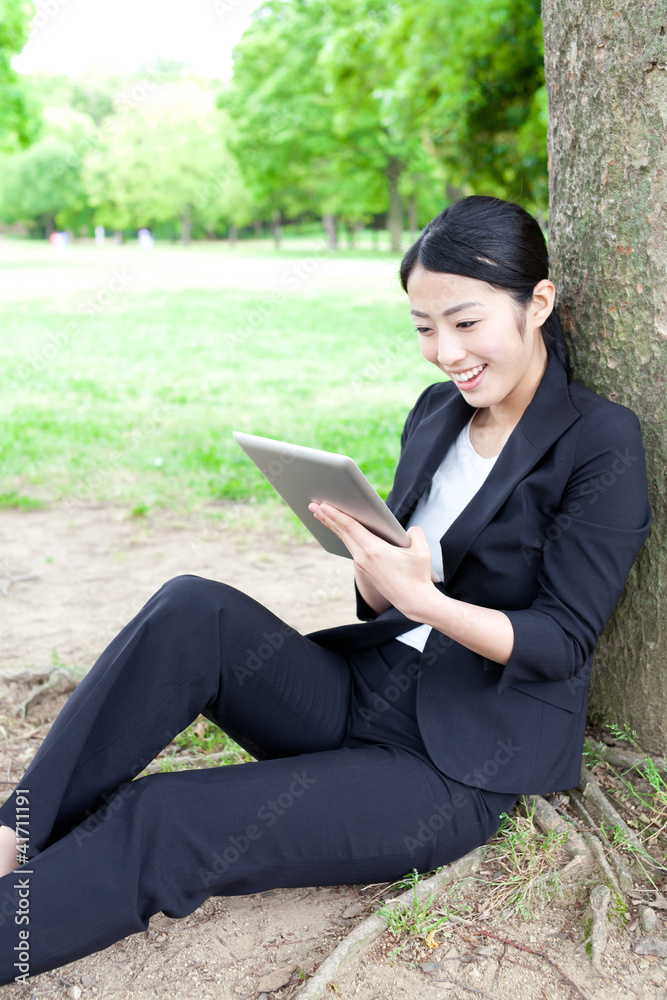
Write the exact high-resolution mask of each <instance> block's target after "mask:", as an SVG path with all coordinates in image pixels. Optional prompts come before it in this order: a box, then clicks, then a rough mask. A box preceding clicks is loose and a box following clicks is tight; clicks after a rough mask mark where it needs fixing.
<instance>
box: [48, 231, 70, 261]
mask: <svg viewBox="0 0 667 1000" xmlns="http://www.w3.org/2000/svg"><path fill="white" fill-rule="evenodd" d="M49 243H50V244H51V246H52V247H53V249H54V251H55V253H56V254H58V256H60V257H62V256H63V254H64V253H65V252H66V251H67V233H51V235H50V236H49Z"/></svg>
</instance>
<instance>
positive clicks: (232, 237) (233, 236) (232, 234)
mask: <svg viewBox="0 0 667 1000" xmlns="http://www.w3.org/2000/svg"><path fill="white" fill-rule="evenodd" d="M237 237H238V230H237V228H236V226H235V225H234V224H233V223H232V222H230V224H229V236H228V239H229V245H230V246H232V247H233V246H236V240H237Z"/></svg>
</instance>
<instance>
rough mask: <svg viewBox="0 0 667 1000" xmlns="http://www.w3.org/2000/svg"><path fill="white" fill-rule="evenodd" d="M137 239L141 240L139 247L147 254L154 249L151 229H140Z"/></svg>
mask: <svg viewBox="0 0 667 1000" xmlns="http://www.w3.org/2000/svg"><path fill="white" fill-rule="evenodd" d="M137 239H138V240H139V246H140V247H141V249H142V250H144V251H145V252H146V253H148V252H149V251H150V250H152V249H153V237H152V236H151V231H150V229H140V230H139V232H138V233H137Z"/></svg>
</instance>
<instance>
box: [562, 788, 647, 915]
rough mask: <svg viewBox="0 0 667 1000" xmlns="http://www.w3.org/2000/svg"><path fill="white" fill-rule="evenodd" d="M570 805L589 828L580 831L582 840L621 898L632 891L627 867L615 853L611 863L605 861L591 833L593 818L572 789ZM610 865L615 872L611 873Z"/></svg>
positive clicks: (601, 849)
mask: <svg viewBox="0 0 667 1000" xmlns="http://www.w3.org/2000/svg"><path fill="white" fill-rule="evenodd" d="M570 805H571V807H572V809H573V810H574V812H576V813H577V815H578V816H580V817H581V819H582V820H583V821H584V823H586V824H587V825H588V827H589V828H590V829H589V830H582V831H581V836H582V837H583V838H584V840H585V841H586V843H587V844H588V846H589V848H590V849H591V851H592V852H593V854H594V855H595V859H596V861H597V863H598V864H599V866H600V868H601V869H602V871H603V872H604V873H605V875H606V876H607V879H608V880H609V882H610V883H611V885H612V886H613V887H614V889H616V891H617V892H618V894H619V896H622V895H623V893H625V892H629V891H630V890H631V889H632V886H633V882H632V875H631V874H630V871H629V869H628V866H627V865H626V863H625V861H623V859H622V858H621V857H619V855H618V854H617V852H616V851H612V852H611V854H610V858H611V863H610V862H609V861H608V860H607V855H606V854H605V852H604V847H603V846H602V843H601V841H600V839H599V837H597V836H595V834H594V833H593V830H594V829H595V823H594V822H593V818H592V817H591V814H590V813H589V812H588V810H587V809H586V807H585V805H584V804H583V802H580V800H579V797H578V796H577V795H575V794H574V792H573V790H572V789H571V790H570ZM612 865H613V868H614V869H615V871H612Z"/></svg>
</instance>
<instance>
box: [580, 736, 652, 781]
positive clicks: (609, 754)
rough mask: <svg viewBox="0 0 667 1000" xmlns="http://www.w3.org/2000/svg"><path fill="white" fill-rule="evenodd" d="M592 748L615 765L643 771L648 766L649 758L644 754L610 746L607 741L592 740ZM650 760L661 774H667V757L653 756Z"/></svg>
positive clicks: (599, 755)
mask: <svg viewBox="0 0 667 1000" xmlns="http://www.w3.org/2000/svg"><path fill="white" fill-rule="evenodd" d="M591 748H592V749H593V750H594V751H595V753H596V754H597V755H598V757H601V758H602V760H604V761H606V762H607V764H611V765H612V766H613V767H623V768H633V769H634V770H637V771H641V770H642V769H643V768H645V767H646V764H647V760H648V758H647V757H645V756H644V755H643V754H640V753H634V752H633V751H632V750H622V749H621V748H620V747H609V746H607V744H606V743H592V742H591ZM650 760H651V761H652V763H653V764H654V765H655V769H656V771H659V772H660V774H667V757H651V758H650Z"/></svg>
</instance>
